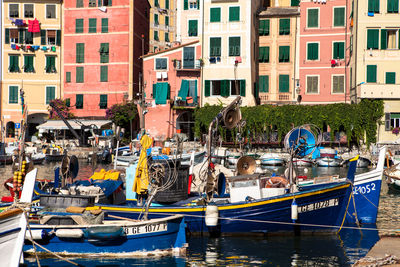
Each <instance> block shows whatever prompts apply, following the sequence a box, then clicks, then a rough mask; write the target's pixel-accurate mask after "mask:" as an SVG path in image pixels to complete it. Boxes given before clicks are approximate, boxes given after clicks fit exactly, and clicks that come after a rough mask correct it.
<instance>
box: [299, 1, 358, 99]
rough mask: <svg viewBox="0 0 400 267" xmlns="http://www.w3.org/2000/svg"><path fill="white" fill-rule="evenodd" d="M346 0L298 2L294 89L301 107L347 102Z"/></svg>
mask: <svg viewBox="0 0 400 267" xmlns="http://www.w3.org/2000/svg"><path fill="white" fill-rule="evenodd" d="M346 1H347V0H338V1H326V0H321V1H320V0H318V1H317V0H314V1H301V4H300V47H299V49H300V62H299V74H300V75H299V78H300V79H299V81H297V84H298V85H300V86H299V89H300V90H299V89H297V90H298V93H299V98H298V100H300V101H301V103H302V104H324V103H338V102H348V100H349V86H348V85H349V78H348V74H349V68H348V64H347V63H348V61H349V55H350V54H349V52H350V51H349V49H346V48H347V47H349V46H350V20H349V16H350V13H351V10H350V9H351V8H350V7H351V3H350V2H348V3H347V4H346ZM346 9H347V10H346Z"/></svg>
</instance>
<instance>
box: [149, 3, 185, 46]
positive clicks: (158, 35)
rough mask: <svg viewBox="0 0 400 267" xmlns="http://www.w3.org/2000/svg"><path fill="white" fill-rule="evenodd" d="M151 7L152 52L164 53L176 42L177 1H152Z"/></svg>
mask: <svg viewBox="0 0 400 267" xmlns="http://www.w3.org/2000/svg"><path fill="white" fill-rule="evenodd" d="M186 1H187V0H186ZM150 5H151V9H150V33H149V34H150V36H149V39H150V51H152V52H155V51H162V50H164V49H168V48H170V47H172V43H173V42H174V41H175V36H176V7H175V0H150Z"/></svg>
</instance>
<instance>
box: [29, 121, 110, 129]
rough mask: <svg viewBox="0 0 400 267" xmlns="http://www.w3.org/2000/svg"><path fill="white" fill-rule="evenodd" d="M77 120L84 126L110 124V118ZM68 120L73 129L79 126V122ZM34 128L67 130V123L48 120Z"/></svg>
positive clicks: (99, 126)
mask: <svg viewBox="0 0 400 267" xmlns="http://www.w3.org/2000/svg"><path fill="white" fill-rule="evenodd" d="M78 121H79V122H81V123H82V124H83V125H86V126H90V125H95V126H96V127H97V128H98V129H100V128H101V127H103V126H105V125H107V124H111V121H110V120H78ZM68 122H69V124H71V126H72V128H74V129H80V128H81V124H78V123H77V122H76V121H75V120H68ZM36 128H37V129H43V130H68V127H67V125H65V123H64V122H63V121H62V120H48V121H46V122H45V123H43V124H40V125H39V126H36Z"/></svg>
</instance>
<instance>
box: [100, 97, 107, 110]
mask: <svg viewBox="0 0 400 267" xmlns="http://www.w3.org/2000/svg"><path fill="white" fill-rule="evenodd" d="M107 102H108V101H107V95H100V103H99V107H100V109H106V108H107Z"/></svg>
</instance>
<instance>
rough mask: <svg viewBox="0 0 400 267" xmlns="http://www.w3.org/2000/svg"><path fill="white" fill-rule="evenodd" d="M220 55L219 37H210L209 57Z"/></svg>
mask: <svg viewBox="0 0 400 267" xmlns="http://www.w3.org/2000/svg"><path fill="white" fill-rule="evenodd" d="M220 56H221V37H211V38H210V57H220Z"/></svg>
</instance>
